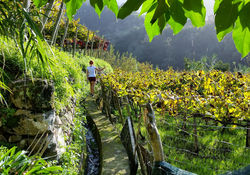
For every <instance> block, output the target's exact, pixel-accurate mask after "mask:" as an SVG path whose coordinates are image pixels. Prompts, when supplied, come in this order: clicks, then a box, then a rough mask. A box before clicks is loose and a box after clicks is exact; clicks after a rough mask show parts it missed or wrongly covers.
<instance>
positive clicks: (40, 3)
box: [33, 0, 48, 8]
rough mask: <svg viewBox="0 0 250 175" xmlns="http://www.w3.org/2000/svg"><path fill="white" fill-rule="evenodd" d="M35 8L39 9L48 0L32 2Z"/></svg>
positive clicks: (34, 0)
mask: <svg viewBox="0 0 250 175" xmlns="http://www.w3.org/2000/svg"><path fill="white" fill-rule="evenodd" d="M33 2H34V4H35V6H36V7H37V8H40V7H42V6H44V5H46V4H47V3H48V0H33Z"/></svg>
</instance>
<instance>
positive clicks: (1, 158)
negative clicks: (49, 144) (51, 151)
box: [0, 146, 62, 175]
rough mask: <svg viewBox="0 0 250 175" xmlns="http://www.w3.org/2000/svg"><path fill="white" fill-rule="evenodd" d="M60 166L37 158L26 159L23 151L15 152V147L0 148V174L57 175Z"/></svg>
mask: <svg viewBox="0 0 250 175" xmlns="http://www.w3.org/2000/svg"><path fill="white" fill-rule="evenodd" d="M61 172H62V168H61V167H60V166H54V165H50V164H48V163H47V162H46V161H45V160H43V159H41V158H39V157H35V156H33V157H27V156H26V155H25V151H17V149H16V147H12V148H11V149H7V148H5V147H2V146H1V147H0V173H1V174H3V175H9V174H20V175H21V174H59V173H61Z"/></svg>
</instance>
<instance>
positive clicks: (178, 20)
mask: <svg viewBox="0 0 250 175" xmlns="http://www.w3.org/2000/svg"><path fill="white" fill-rule="evenodd" d="M39 1H40V0H34V2H37V4H38V2H39ZM45 1H46V0H45ZM45 1H43V2H45ZM64 1H65V3H66V7H67V15H68V17H69V18H70V19H72V17H73V15H74V14H75V13H76V11H77V10H78V9H79V8H80V7H81V6H82V4H83V2H85V0H64ZM35 4H36V3H35ZM90 4H91V6H92V7H94V8H95V11H96V13H97V14H98V15H100V14H101V12H102V10H103V8H104V6H107V7H108V8H109V9H110V10H111V11H113V12H114V13H115V15H116V16H117V17H118V18H120V19H124V18H126V17H127V16H129V15H130V14H131V13H132V12H133V11H137V10H138V9H139V8H141V12H140V15H142V14H145V21H144V25H145V28H146V31H147V34H148V36H149V40H150V41H151V40H152V39H153V37H154V36H156V35H159V34H161V33H162V31H163V30H164V29H165V27H166V25H167V24H169V25H170V26H171V28H172V29H173V31H174V34H177V33H179V32H180V31H181V30H182V28H183V26H184V25H185V24H186V22H187V19H190V20H191V22H192V24H193V26H195V27H202V26H204V25H205V16H206V9H205V7H204V4H203V0H136V1H135V0H127V1H126V2H125V3H124V5H123V6H122V7H121V8H120V9H118V5H117V1H116V0H109V1H107V0H90ZM249 11H250V1H248V0H233V1H232V0H215V5H214V14H215V26H216V33H217V38H218V40H219V41H222V39H223V38H224V37H225V35H227V34H228V33H231V32H232V33H233V35H232V37H233V40H234V43H235V46H236V48H237V49H238V51H239V52H240V53H241V54H242V57H245V56H246V55H247V54H248V53H249V52H250V20H249V18H250V13H248V12H249Z"/></svg>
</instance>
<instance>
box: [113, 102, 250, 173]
mask: <svg viewBox="0 0 250 175" xmlns="http://www.w3.org/2000/svg"><path fill="white" fill-rule="evenodd" d="M122 114H123V116H124V117H126V116H129V113H128V112H127V111H126V107H125V106H123V108H122ZM114 115H115V116H119V113H118V111H117V110H115V111H114ZM131 115H132V116H133V117H132V118H133V122H134V130H135V133H137V128H138V119H137V118H135V114H134V112H133V111H132V114H131ZM185 122H186V126H185V125H184V123H185ZM196 122H197V125H199V127H197V138H198V151H197V152H196V150H195V146H194V145H195V135H194V126H193V124H194V120H193V118H189V119H187V120H186V121H184V120H183V118H182V117H171V116H162V115H161V114H159V113H158V112H156V124H157V127H158V131H159V134H160V136H161V140H162V144H163V149H164V154H165V161H166V162H168V163H170V164H172V165H174V166H176V167H178V168H181V169H184V170H187V171H189V172H193V173H197V174H200V175H215V174H223V173H226V172H229V171H234V170H238V169H240V168H243V167H246V166H248V165H249V164H250V149H246V148H245V145H246V129H233V127H232V126H227V127H230V128H225V129H223V128H222V126H221V125H220V124H217V123H215V122H214V121H205V120H204V119H196ZM204 125H206V127H205V126H204ZM210 126H212V127H210ZM116 127H117V128H118V130H119V131H120V132H121V130H122V125H121V124H120V123H116ZM140 130H141V133H142V135H143V136H145V137H146V140H149V139H148V136H147V131H146V128H145V125H144V121H143V120H142V121H141V127H140ZM222 141H224V142H226V143H223V142H222ZM139 142H140V143H142V144H143V145H144V146H145V147H146V148H148V146H149V145H148V144H146V142H145V141H142V140H140V141H139Z"/></svg>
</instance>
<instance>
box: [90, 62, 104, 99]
mask: <svg viewBox="0 0 250 175" xmlns="http://www.w3.org/2000/svg"><path fill="white" fill-rule="evenodd" d="M104 69H105V67H104V68H102V69H98V68H97V67H95V66H94V61H92V60H90V61H89V66H88V67H87V70H86V75H87V79H88V80H89V82H90V93H91V95H92V96H93V95H94V92H95V82H96V70H97V71H98V72H101V71H102V70H104Z"/></svg>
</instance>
